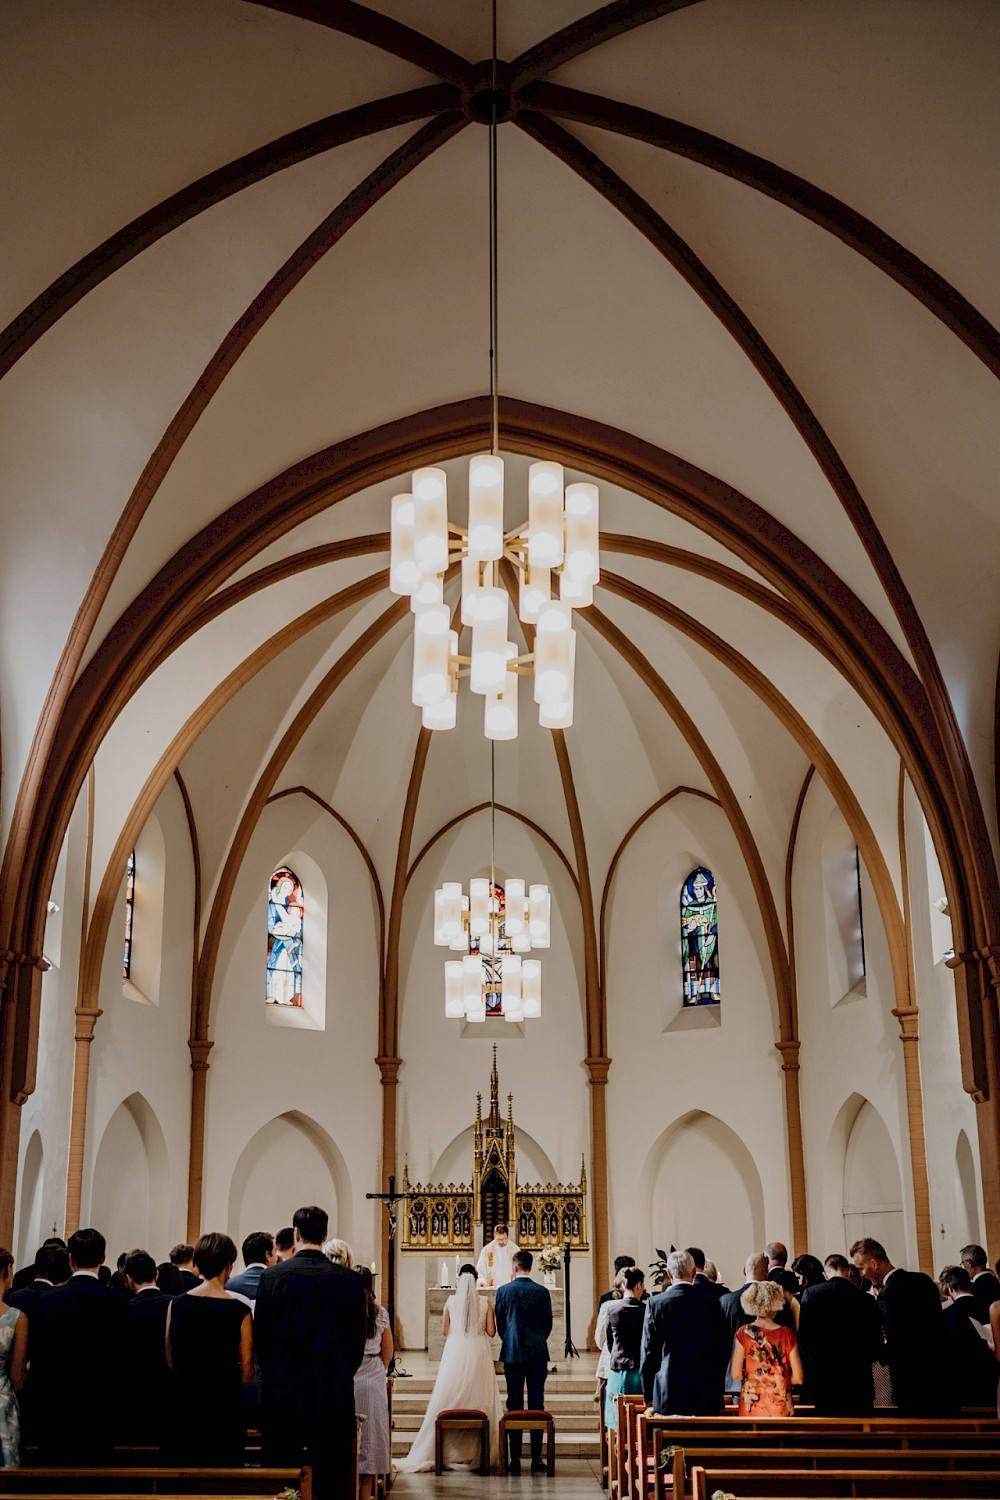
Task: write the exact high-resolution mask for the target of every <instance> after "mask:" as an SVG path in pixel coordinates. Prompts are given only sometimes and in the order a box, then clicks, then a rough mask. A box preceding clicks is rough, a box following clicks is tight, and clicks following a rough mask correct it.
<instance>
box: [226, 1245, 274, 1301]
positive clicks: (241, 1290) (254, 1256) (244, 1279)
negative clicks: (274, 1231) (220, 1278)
mask: <svg viewBox="0 0 1000 1500" xmlns="http://www.w3.org/2000/svg"><path fill="white" fill-rule="evenodd" d="M274 1261H275V1255H274V1236H273V1235H271V1234H268V1233H267V1231H266V1230H265V1229H259V1230H255V1231H254V1233H253V1234H248V1235H247V1237H246V1239H245V1240H244V1241H243V1264H244V1266H245V1267H246V1270H245V1271H241V1272H240V1274H239V1275H238V1276H230V1278H229V1280H228V1281H227V1282H226V1291H227V1292H232V1293H233V1294H234V1295H235V1296H237V1297H245V1298H246V1300H247V1301H248V1302H249V1303H250V1304H251V1306H252V1305H253V1303H254V1302H256V1300H257V1288H258V1286H259V1285H260V1278H261V1276H262V1275H263V1274H264V1272H265V1271H266V1269H267V1267H268V1266H273V1265H274Z"/></svg>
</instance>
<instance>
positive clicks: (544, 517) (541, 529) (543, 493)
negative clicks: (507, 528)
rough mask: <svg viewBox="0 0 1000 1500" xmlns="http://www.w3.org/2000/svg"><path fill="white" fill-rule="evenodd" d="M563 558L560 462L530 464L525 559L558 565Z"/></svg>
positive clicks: (547, 565) (540, 565) (538, 564)
mask: <svg viewBox="0 0 1000 1500" xmlns="http://www.w3.org/2000/svg"><path fill="white" fill-rule="evenodd" d="M562 560H563V470H562V464H554V463H549V462H547V461H546V462H544V463H537V464H532V465H531V467H530V468H529V470H528V562H529V564H530V565H531V567H533V568H558V567H559V565H560V563H561V562H562Z"/></svg>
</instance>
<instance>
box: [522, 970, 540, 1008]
mask: <svg viewBox="0 0 1000 1500" xmlns="http://www.w3.org/2000/svg"><path fill="white" fill-rule="evenodd" d="M521 995H522V1004H523V1006H524V1016H525V1020H535V1019H537V1017H538V1016H540V1015H541V1013H542V966H541V964H540V963H539V962H538V959H537V958H526V959H525V960H524V963H523V964H522V966H521Z"/></svg>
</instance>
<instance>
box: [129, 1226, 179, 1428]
mask: <svg viewBox="0 0 1000 1500" xmlns="http://www.w3.org/2000/svg"><path fill="white" fill-rule="evenodd" d="M122 1274H123V1275H124V1276H125V1278H126V1280H127V1281H128V1286H129V1304H128V1343H127V1345H126V1354H125V1359H126V1377H127V1378H126V1380H125V1382H124V1387H123V1391H122V1398H123V1399H122V1424H121V1429H120V1431H121V1438H122V1441H123V1442H126V1443H129V1444H131V1445H133V1446H134V1447H137V1448H146V1447H149V1448H158V1447H159V1446H160V1444H161V1442H162V1440H163V1431H162V1427H163V1419H164V1414H165V1412H166V1410H167V1401H168V1385H167V1381H168V1374H169V1372H168V1370H167V1349H166V1329H167V1311H168V1309H169V1307H170V1298H169V1297H168V1296H167V1295H166V1293H165V1292H161V1291H160V1289H159V1287H158V1286H157V1285H156V1262H155V1261H154V1259H153V1257H152V1256H151V1255H150V1254H148V1252H147V1251H145V1250H130V1251H129V1253H128V1255H126V1257H125V1264H124V1267H123V1269H122Z"/></svg>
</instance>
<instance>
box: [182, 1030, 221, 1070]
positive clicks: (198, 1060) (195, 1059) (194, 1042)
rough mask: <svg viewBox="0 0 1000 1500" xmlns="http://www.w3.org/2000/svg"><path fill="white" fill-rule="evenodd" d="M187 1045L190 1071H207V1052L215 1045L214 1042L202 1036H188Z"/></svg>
mask: <svg viewBox="0 0 1000 1500" xmlns="http://www.w3.org/2000/svg"><path fill="white" fill-rule="evenodd" d="M188 1046H189V1047H190V1049H191V1070H192V1072H194V1073H207V1072H208V1068H209V1062H208V1054H209V1053H210V1052H211V1050H212V1048H213V1047H214V1046H215V1043H214V1042H210V1041H207V1040H206V1039H205V1038H203V1037H189V1038H188Z"/></svg>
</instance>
